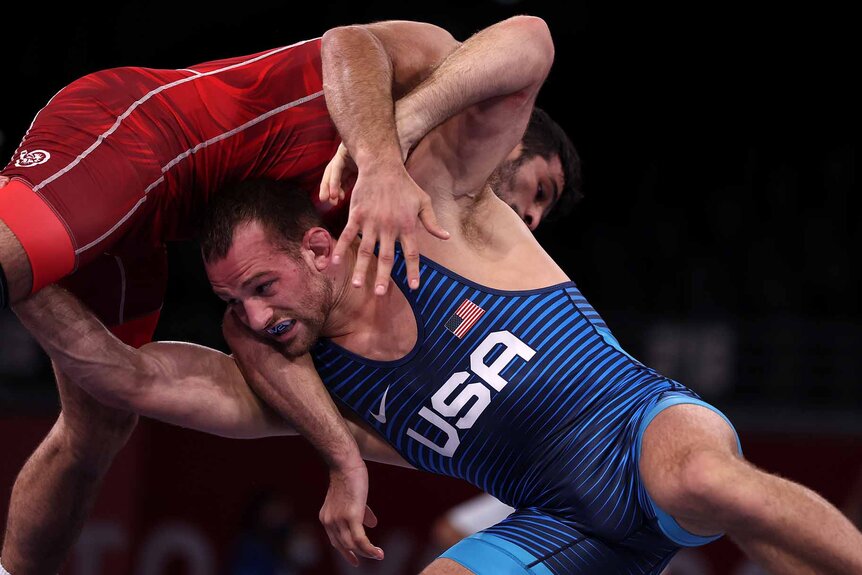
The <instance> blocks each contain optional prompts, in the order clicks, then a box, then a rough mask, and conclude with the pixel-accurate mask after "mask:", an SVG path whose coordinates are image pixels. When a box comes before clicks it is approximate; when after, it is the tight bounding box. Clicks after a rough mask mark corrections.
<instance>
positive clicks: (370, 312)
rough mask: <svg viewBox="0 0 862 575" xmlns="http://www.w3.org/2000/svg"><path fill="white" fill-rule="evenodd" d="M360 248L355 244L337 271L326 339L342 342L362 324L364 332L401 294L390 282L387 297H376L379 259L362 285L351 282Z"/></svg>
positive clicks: (325, 334) (374, 259)
mask: <svg viewBox="0 0 862 575" xmlns="http://www.w3.org/2000/svg"><path fill="white" fill-rule="evenodd" d="M357 248H358V242H355V243H354V244H353V245H352V246H351V247H350V249H349V250H348V251H347V254H345V255H346V257H345V258H344V260H343V261H342V263H340V264H339V265H338V266H337V268H335V269H334V270H333V271H334V279H335V281H334V285H335V294H334V295H335V297H334V299H333V304H332V308H330V311H329V314H328V315H327V318H326V322H325V323H324V325H323V330H322V331H321V334H320V335H321V336H322V337H326V338H330V339H334V338H340V337H344V336H348V335H350V334H351V333H354V332H356V331H357V330H358V328H359V327H360V324H361V326H362V327H363V328H365V327H367V326H368V322H373V320H374V317H375V315H376V313H378V310H379V309H381V308H385V306H386V305H387V304H388V303H389V301H390V298H391V297H392V291H393V290H396V291H397V287H395V285H394V282H392V281H391V280H390V283H389V289H388V290H387V291H386V295H383V296H378V295H375V294H374V280H375V278H376V275H377V258H371V261H370V262H369V265H368V270H367V271H366V273H365V277H364V278H363V283H362V285H361V286H359V287H356V286H354V285H353V283H352V281H351V280H352V278H353V268H354V266H355V265H356V253H357Z"/></svg>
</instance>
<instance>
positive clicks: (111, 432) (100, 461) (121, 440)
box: [49, 408, 138, 471]
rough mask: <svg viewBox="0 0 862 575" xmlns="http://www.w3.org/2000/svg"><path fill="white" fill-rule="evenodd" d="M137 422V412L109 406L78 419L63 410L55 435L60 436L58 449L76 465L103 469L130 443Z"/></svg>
mask: <svg viewBox="0 0 862 575" xmlns="http://www.w3.org/2000/svg"><path fill="white" fill-rule="evenodd" d="M137 422H138V416H137V415H135V414H133V413H130V412H125V411H118V410H113V409H109V408H104V409H99V410H94V411H93V412H92V413H91V414H90V415H89V417H87V418H86V419H84V420H76V421H70V420H69V419H68V418H67V417H66V414H65V413H61V414H60V419H59V420H58V421H57V424H55V425H54V429H52V430H51V435H56V437H57V440H56V441H55V442H54V444H55V446H56V448H57V449H59V450H63V451H64V452H65V453H67V455H68V456H69V457H71V458H72V459H73V461H74V462H75V463H76V464H80V465H83V466H85V467H93V468H94V469H95V470H97V471H99V470H101V469H102V468H103V467H106V466H108V465H110V463H111V461H113V459H114V457H116V455H117V453H118V452H119V451H120V450H121V449H122V448H123V446H125V445H126V443H127V442H128V440H129V438H130V437H131V435H132V432H133V431H134V430H135V427H136V425H137ZM49 437H50V436H49Z"/></svg>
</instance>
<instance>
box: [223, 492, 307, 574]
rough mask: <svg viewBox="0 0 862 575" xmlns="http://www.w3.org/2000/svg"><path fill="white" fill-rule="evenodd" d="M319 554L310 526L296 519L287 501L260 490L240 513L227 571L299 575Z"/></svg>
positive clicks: (232, 572) (272, 493) (229, 572)
mask: <svg viewBox="0 0 862 575" xmlns="http://www.w3.org/2000/svg"><path fill="white" fill-rule="evenodd" d="M320 556H321V550H320V544H319V542H318V541H317V539H316V538H315V536H314V533H313V530H312V528H311V527H310V526H308V525H306V524H303V523H296V520H295V517H294V515H293V508H292V506H291V503H290V501H289V500H288V499H287V498H286V497H283V496H281V495H278V494H276V493H274V492H272V491H263V492H259V493H258V494H257V495H255V496H254V497H253V498H252V499H251V501H250V503H249V505H248V507H247V508H246V510H245V512H244V513H243V518H242V522H241V531H240V533H239V535H238V537H237V539H236V541H235V543H234V546H233V550H232V552H231V554H230V563H229V568H228V575H299V574H300V573H303V572H304V570H307V569H314V568H316V567H317V566H318V565H319V561H320Z"/></svg>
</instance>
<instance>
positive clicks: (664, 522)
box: [635, 392, 742, 547]
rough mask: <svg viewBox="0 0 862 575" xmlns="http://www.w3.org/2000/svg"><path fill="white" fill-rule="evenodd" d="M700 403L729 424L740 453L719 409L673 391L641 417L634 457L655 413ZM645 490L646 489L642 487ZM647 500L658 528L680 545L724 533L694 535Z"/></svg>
mask: <svg viewBox="0 0 862 575" xmlns="http://www.w3.org/2000/svg"><path fill="white" fill-rule="evenodd" d="M683 404H690V405H700V406H701V407H705V408H707V409H709V410H711V411H714V412H715V413H717V414H718V415H720V416H721V418H722V419H724V421H726V422H727V424H728V425H729V426H730V429H732V430H733V433H734V435H736V447H737V449H739V453H740V454H742V443H741V442H740V441H739V434H738V433H737V432H736V429H735V428H734V427H733V424H732V423H731V422H730V420H729V419H728V418H727V416H726V415H724V414H723V413H722V412H721V411H719V410H718V409H717V408H715V407H714V406H712V405H710V404H708V403H706V402H705V401H701V400H700V399H697V398H695V397H692V396H690V395H684V394H675V393H673V392H670V393H668V394H667V395H666V396H665V397H663V398H662V399H660V400H659V401H658V402H656V404H655V405H653V406H652V407H651V408H650V410H649V411H647V412H646V413H645V414H644V417H643V419H641V423H640V427H639V428H638V433H637V436H636V438H635V446H636V447H635V458H636V460H637V461H638V462H639V461H640V458H641V444H642V443H643V435H644V432H645V431H646V428H647V426H649V424H650V423H651V422H652V420H653V418H655V416H656V415H658V414H659V413H661V412H662V411H664V410H665V409H667V408H668V407H672V406H674V405H683ZM644 492H646V489H644ZM646 496H647V501H648V502H649V504H650V507H652V510H653V512H654V513H655V516H656V519H657V520H658V526H659V529H661V531H662V533H664V534H665V536H666V537H667V538H668V539H670V540H671V541H673V542H674V543H676V544H677V545H680V546H682V547H699V546H701V545H706V544H707V543H711V542H713V541H715V540H716V539H720V538H721V537H722V536H723V535H724V533H716V534H715V535H695V534H694V533H691V532H690V531H687V530H686V529H684V528H683V527H682V526H681V525H680V524H679V523H677V521H676V519H674V518H673V517H671V515H670V514H669V513H667V512H666V511H664V510H663V509H662V508H661V507H659V506H658V504H657V503H656V502H655V501H653V498H652V497H651V496H650V494H649V493H647V494H646Z"/></svg>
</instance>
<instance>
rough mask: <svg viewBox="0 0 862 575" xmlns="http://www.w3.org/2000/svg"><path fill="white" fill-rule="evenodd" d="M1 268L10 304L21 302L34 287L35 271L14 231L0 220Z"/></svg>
mask: <svg viewBox="0 0 862 575" xmlns="http://www.w3.org/2000/svg"><path fill="white" fill-rule="evenodd" d="M0 266H2V267H3V273H4V274H5V275H6V282H7V284H8V285H9V299H10V300H11V302H10V303H15V302H17V301H21V300H22V299H24V298H25V297H27V295H29V294H30V290H31V289H32V287H33V271H32V269H31V268H30V260H29V259H28V258H27V253H26V252H25V251H24V248H23V247H21V242H19V241H18V238H16V237H15V234H13V233H12V230H10V229H9V227H8V226H7V225H6V224H5V223H3V221H2V220H0Z"/></svg>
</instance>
